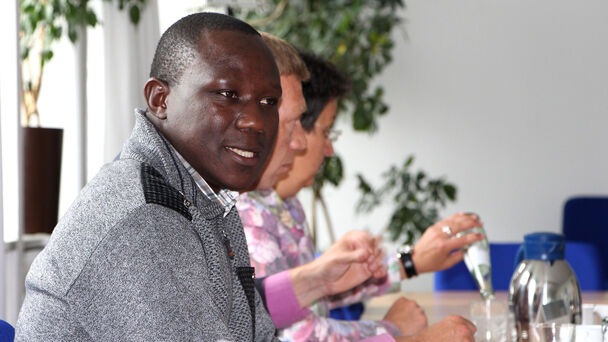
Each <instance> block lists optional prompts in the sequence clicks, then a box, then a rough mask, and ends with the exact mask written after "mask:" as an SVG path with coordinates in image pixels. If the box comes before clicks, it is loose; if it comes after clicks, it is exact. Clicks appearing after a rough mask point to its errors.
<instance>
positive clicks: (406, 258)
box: [398, 245, 418, 278]
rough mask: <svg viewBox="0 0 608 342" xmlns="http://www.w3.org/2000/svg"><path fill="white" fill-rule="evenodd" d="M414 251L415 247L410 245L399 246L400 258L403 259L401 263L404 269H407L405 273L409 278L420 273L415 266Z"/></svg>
mask: <svg viewBox="0 0 608 342" xmlns="http://www.w3.org/2000/svg"><path fill="white" fill-rule="evenodd" d="M413 252H414V248H413V247H412V246H410V245H404V246H403V247H401V248H399V251H398V253H399V260H401V265H403V270H404V271H405V275H406V276H407V277H408V278H413V277H415V276H417V275H418V272H417V271H416V267H415V266H414V261H412V253H413Z"/></svg>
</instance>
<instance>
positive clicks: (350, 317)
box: [329, 302, 365, 321]
mask: <svg viewBox="0 0 608 342" xmlns="http://www.w3.org/2000/svg"><path fill="white" fill-rule="evenodd" d="M364 309H365V306H364V305H363V303H361V302H359V303H354V304H351V305H349V306H343V307H340V308H335V309H331V310H330V311H329V317H331V318H333V319H341V320H344V321H357V320H359V318H361V315H363V310H364Z"/></svg>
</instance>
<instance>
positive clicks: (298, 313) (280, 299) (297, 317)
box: [264, 270, 310, 329]
mask: <svg viewBox="0 0 608 342" xmlns="http://www.w3.org/2000/svg"><path fill="white" fill-rule="evenodd" d="M264 289H265V292H266V305H267V307H268V312H269V313H270V317H272V320H273V321H274V325H275V326H276V327H277V328H278V329H282V328H285V327H288V326H290V325H291V324H293V323H295V322H298V321H301V320H302V319H304V318H306V317H307V316H308V315H310V310H309V309H308V308H302V307H301V306H300V303H299V302H298V298H296V294H295V293H294V291H293V286H292V285H291V279H290V278H289V270H287V271H283V272H279V273H275V274H273V275H269V276H268V277H266V279H265V280H264Z"/></svg>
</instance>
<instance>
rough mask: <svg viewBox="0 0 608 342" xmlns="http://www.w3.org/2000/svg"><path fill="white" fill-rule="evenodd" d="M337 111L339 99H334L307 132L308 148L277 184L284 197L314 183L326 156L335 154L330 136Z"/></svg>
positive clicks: (299, 153) (299, 154) (298, 154)
mask: <svg viewBox="0 0 608 342" xmlns="http://www.w3.org/2000/svg"><path fill="white" fill-rule="evenodd" d="M337 112H338V100H337V99H333V100H331V101H329V102H328V103H327V105H325V108H323V110H322V111H321V114H320V115H319V117H318V118H317V121H316V122H315V125H314V127H313V129H312V130H311V131H310V132H306V135H305V136H306V150H304V151H299V152H298V153H297V154H296V157H295V159H294V162H293V165H292V167H291V170H289V172H288V173H287V174H286V175H284V176H283V177H281V178H280V179H279V181H278V182H277V184H276V185H275V189H276V191H277V192H278V193H279V196H281V197H282V198H287V197H292V196H295V195H296V194H297V193H298V192H299V191H300V190H301V189H302V188H304V187H307V186H311V185H313V183H314V181H315V176H316V174H317V172H318V171H319V168H320V167H321V164H323V160H324V159H325V157H330V156H332V155H333V154H334V148H333V145H332V142H331V140H330V139H329V136H330V130H331V127H332V125H333V123H334V121H335V119H336V114H337Z"/></svg>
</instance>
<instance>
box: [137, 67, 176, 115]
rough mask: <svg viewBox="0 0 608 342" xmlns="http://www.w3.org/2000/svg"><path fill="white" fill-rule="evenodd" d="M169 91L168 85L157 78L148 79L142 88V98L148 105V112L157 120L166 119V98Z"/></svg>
mask: <svg viewBox="0 0 608 342" xmlns="http://www.w3.org/2000/svg"><path fill="white" fill-rule="evenodd" d="M170 91H171V89H170V88H169V85H168V84H167V83H165V82H164V81H161V80H159V79H158V78H154V77H153V78H150V79H149V80H148V82H146V85H145V86H144V96H145V97H146V103H147V104H148V112H149V113H150V114H152V115H154V116H155V117H156V118H157V119H160V120H164V119H166V118H167V96H168V95H169V92H170Z"/></svg>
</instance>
